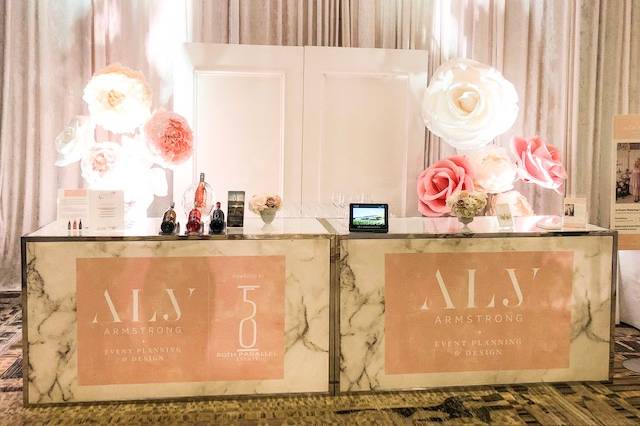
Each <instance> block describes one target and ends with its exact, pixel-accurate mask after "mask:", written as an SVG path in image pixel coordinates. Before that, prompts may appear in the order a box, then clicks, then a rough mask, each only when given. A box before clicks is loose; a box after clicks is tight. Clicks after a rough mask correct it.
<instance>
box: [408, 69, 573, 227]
mask: <svg viewBox="0 0 640 426" xmlns="http://www.w3.org/2000/svg"><path fill="white" fill-rule="evenodd" d="M422 115H423V119H424V121H425V125H426V126H427V127H428V128H429V130H430V131H431V132H432V133H434V134H435V135H437V136H439V137H441V138H442V139H443V140H444V141H445V142H446V143H448V144H449V145H451V146H452V147H454V148H456V149H457V150H458V151H459V154H458V155H454V156H451V157H449V158H446V159H444V160H439V161H436V162H435V163H434V164H432V165H431V166H429V167H427V168H426V169H425V170H424V171H423V172H422V173H421V174H420V175H419V176H418V181H417V195H418V210H419V211H420V213H422V214H423V215H424V216H444V215H447V214H454V215H456V216H460V214H459V213H470V212H471V211H474V209H476V210H477V207H478V206H479V205H483V208H485V206H487V203H489V206H488V208H487V209H488V210H491V209H492V208H493V207H494V206H495V205H496V204H498V203H506V204H509V205H510V207H511V210H512V213H513V215H514V216H529V215H533V209H532V208H531V205H530V204H529V202H528V201H527V199H526V197H524V196H523V195H522V194H521V193H520V192H518V191H516V190H514V183H515V182H516V181H522V182H525V183H530V184H535V185H538V186H540V187H542V188H545V189H551V190H553V191H555V192H557V193H560V188H561V187H562V184H563V181H564V180H565V179H566V178H567V173H566V171H565V169H564V167H563V165H562V159H561V157H560V152H559V151H558V149H557V148H555V147H554V146H553V145H550V144H547V143H546V142H545V141H544V140H542V139H541V138H540V137H538V136H534V137H530V138H524V137H514V138H513V139H512V141H511V143H510V146H509V149H508V150H507V149H504V148H501V147H497V146H494V145H489V144H490V142H491V141H492V140H493V139H494V138H496V137H497V136H499V135H501V134H503V133H504V132H506V131H507V130H509V128H510V127H511V126H512V125H513V123H514V122H515V120H516V118H517V116H518V95H517V93H516V90H515V87H514V86H513V84H511V83H510V82H509V81H507V80H506V79H505V78H504V77H503V76H502V74H500V72H499V71H497V70H496V69H494V68H491V67H489V66H487V65H484V64H481V63H479V62H476V61H472V60H468V59H458V60H453V61H449V62H447V63H445V64H443V65H442V66H441V67H440V68H438V69H437V70H436V72H435V73H434V76H433V78H432V79H431V82H430V83H429V86H428V87H427V89H426V92H425V96H424V99H423V106H422ZM460 151H462V152H460ZM478 194H485V198H484V204H483V202H481V201H480V200H481V198H482V196H480V195H478ZM488 196H489V197H488ZM469 203H472V204H469ZM472 207H473V208H472ZM454 209H455V210H454ZM480 213H481V212H480V211H478V212H477V213H476V214H480Z"/></svg>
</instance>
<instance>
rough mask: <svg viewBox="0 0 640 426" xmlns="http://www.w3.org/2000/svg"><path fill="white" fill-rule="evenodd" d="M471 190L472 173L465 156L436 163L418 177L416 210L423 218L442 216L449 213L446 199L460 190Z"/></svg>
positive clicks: (455, 156)
mask: <svg viewBox="0 0 640 426" xmlns="http://www.w3.org/2000/svg"><path fill="white" fill-rule="evenodd" d="M463 189H466V190H473V189H474V185H473V172H472V169H471V164H470V163H469V161H468V159H467V158H466V157H465V156H461V155H454V156H453V157H449V158H447V159H445V160H440V161H436V162H435V163H434V164H433V165H431V166H430V167H428V168H427V169H425V170H424V171H423V172H422V173H420V176H419V177H418V210H419V211H420V213H422V214H423V215H424V216H443V215H445V214H447V213H449V212H450V211H451V209H450V208H449V207H447V198H449V196H450V195H451V194H453V193H454V192H456V191H460V190H463Z"/></svg>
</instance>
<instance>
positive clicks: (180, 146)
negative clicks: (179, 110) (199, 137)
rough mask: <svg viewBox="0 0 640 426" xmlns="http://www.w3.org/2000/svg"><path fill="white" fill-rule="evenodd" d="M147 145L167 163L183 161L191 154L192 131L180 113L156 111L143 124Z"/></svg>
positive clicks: (174, 163)
mask: <svg viewBox="0 0 640 426" xmlns="http://www.w3.org/2000/svg"><path fill="white" fill-rule="evenodd" d="M144 131H145V134H146V137H147V145H148V146H149V149H150V150H151V152H153V153H154V154H155V155H157V156H158V157H160V158H161V159H162V160H163V161H164V162H165V163H166V164H167V165H176V164H180V163H183V162H184V161H186V160H187V159H188V158H189V157H190V156H191V151H192V149H193V132H192V131H191V128H190V127H189V123H187V120H186V119H185V118H184V117H183V116H181V115H180V114H176V113H174V112H168V111H162V110H161V111H156V112H155V113H154V114H153V116H151V119H150V120H149V121H148V122H147V124H145V126H144Z"/></svg>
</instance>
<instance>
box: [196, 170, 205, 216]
mask: <svg viewBox="0 0 640 426" xmlns="http://www.w3.org/2000/svg"><path fill="white" fill-rule="evenodd" d="M194 201H195V206H196V208H198V209H201V208H204V206H205V204H206V202H207V189H206V188H205V185H204V173H200V182H199V183H198V187H197V188H196V195H195V200H194Z"/></svg>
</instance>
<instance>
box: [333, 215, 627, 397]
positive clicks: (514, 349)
mask: <svg viewBox="0 0 640 426" xmlns="http://www.w3.org/2000/svg"><path fill="white" fill-rule="evenodd" d="M395 230H396V231H397V230H398V228H397V227H396V228H395ZM407 231H408V233H409V234H413V235H411V236H408V237H406V238H399V237H396V238H394V236H393V234H392V235H389V236H386V238H378V239H375V238H367V237H364V236H363V238H359V237H358V236H357V235H355V234H351V235H350V236H349V237H347V236H345V237H344V238H342V239H340V262H339V268H338V271H339V272H338V273H339V277H340V309H339V311H340V319H339V321H340V337H339V340H340V342H339V347H340V357H339V359H340V364H339V368H340V391H341V392H358V391H384V390H403V389H405V390H408V389H421V388H430V387H440V386H458V385H479V384H503V383H504V384H511V383H533V382H553V381H581V380H608V379H609V377H610V373H611V370H610V362H611V351H612V300H614V298H613V286H612V284H611V283H612V282H613V281H612V273H613V272H614V269H613V267H612V263H613V261H614V259H615V256H614V254H613V253H614V250H615V244H614V234H612V233H611V232H608V231H605V230H601V231H600V230H598V231H593V233H592V234H588V235H562V236H557V235H556V236H554V235H548V236H547V237H545V238H541V237H540V236H533V237H530V236H519V237H515V236H505V237H499V236H495V237H483V236H482V235H473V238H466V237H463V238H460V237H455V236H451V235H448V236H446V237H447V238H437V239H436V238H429V237H422V236H420V235H416V234H414V231H415V228H412V227H407V228H403V229H400V232H402V233H404V232H407ZM392 232H393V231H392Z"/></svg>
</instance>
